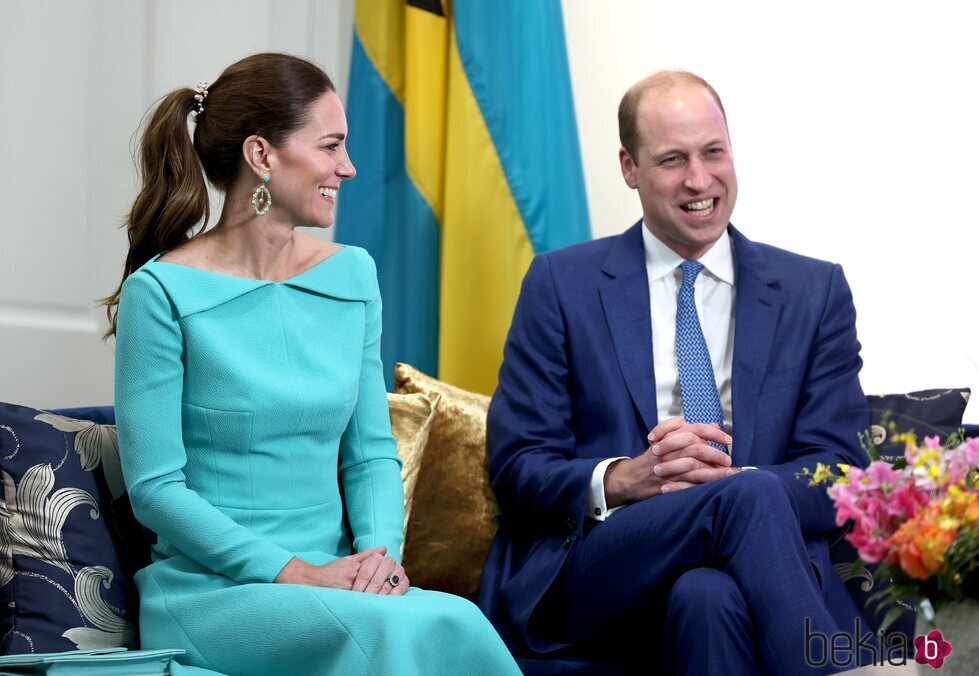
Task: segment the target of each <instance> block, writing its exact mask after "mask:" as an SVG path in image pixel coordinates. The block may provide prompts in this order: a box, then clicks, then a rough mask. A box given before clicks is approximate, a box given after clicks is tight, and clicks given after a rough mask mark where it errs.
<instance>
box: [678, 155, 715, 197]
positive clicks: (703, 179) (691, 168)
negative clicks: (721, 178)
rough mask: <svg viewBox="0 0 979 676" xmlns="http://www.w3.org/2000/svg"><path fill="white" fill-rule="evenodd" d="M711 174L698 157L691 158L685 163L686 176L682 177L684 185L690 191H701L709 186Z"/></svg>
mask: <svg viewBox="0 0 979 676" xmlns="http://www.w3.org/2000/svg"><path fill="white" fill-rule="evenodd" d="M710 183H711V176H710V172H709V171H707V167H706V166H704V163H703V162H702V161H701V160H700V159H699V158H696V157H695V158H692V159H691V160H690V161H689V162H688V163H687V176H686V178H685V179H684V182H683V184H684V186H685V187H686V188H687V189H688V190H690V191H691V192H703V191H704V190H707V188H709V187H710Z"/></svg>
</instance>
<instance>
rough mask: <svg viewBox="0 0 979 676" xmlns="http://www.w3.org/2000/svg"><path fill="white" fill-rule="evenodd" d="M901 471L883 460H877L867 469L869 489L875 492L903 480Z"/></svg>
mask: <svg viewBox="0 0 979 676" xmlns="http://www.w3.org/2000/svg"><path fill="white" fill-rule="evenodd" d="M902 476H903V474H901V473H900V472H899V471H897V470H896V469H894V468H893V467H891V466H890V465H889V464H887V463H886V462H884V461H883V460H875V461H874V462H872V463H870V467H868V468H867V488H868V489H870V490H874V489H877V488H881V487H885V486H886V487H890V486H891V485H893V484H894V483H896V482H897V481H900V480H901V477H902Z"/></svg>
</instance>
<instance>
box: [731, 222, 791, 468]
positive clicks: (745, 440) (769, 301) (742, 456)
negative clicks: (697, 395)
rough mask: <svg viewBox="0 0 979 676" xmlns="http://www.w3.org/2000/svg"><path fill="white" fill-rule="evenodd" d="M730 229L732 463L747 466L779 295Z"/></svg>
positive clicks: (763, 266)
mask: <svg viewBox="0 0 979 676" xmlns="http://www.w3.org/2000/svg"><path fill="white" fill-rule="evenodd" d="M729 230H730V233H731V237H732V238H733V240H734V256H735V264H736V265H737V278H736V280H735V285H736V289H737V297H736V300H735V315H734V321H735V328H734V363H733V366H732V373H731V380H732V383H731V387H732V392H731V399H732V402H731V404H732V408H733V413H732V415H733V417H734V435H733V436H734V460H735V464H736V465H746V464H751V456H752V449H753V448H754V435H755V421H756V417H757V413H758V411H757V408H758V395H759V392H760V391H761V385H762V383H763V382H764V380H765V374H766V372H767V370H768V364H769V357H770V355H771V350H772V342H773V340H774V338H775V330H776V328H777V326H778V322H779V317H780V316H781V312H782V293H781V292H780V291H779V289H778V280H777V278H776V277H775V275H774V273H773V272H772V271H771V270H770V268H769V266H768V264H767V261H766V260H765V257H764V255H763V253H762V252H761V250H760V249H759V247H758V246H757V245H755V244H753V243H752V242H750V241H749V240H748V239H747V238H745V237H744V235H742V234H741V233H740V232H738V231H737V230H736V229H735V228H734V227H733V226H731V227H730V228H729Z"/></svg>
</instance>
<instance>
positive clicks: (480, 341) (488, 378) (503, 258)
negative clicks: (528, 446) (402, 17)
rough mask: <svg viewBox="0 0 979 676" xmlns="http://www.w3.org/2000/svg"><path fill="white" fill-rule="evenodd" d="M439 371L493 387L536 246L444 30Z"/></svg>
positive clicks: (473, 385) (458, 381)
mask: <svg viewBox="0 0 979 676" xmlns="http://www.w3.org/2000/svg"><path fill="white" fill-rule="evenodd" d="M450 42H451V48H450V50H449V59H448V60H449V64H448V101H447V115H446V117H447V120H448V129H447V139H446V160H445V173H444V175H445V207H444V209H445V210H444V216H443V218H442V255H441V259H442V262H441V282H440V287H441V289H440V292H441V299H440V320H439V377H440V378H442V379H444V380H446V381H448V382H451V383H453V384H455V385H458V386H460V387H463V388H466V389H469V390H474V391H477V392H483V393H485V394H491V393H492V391H493V389H494V388H495V387H496V376H497V369H498V368H499V364H500V362H501V361H502V357H503V343H504V340H505V339H506V332H507V330H508V328H509V325H510V319H511V317H512V315H513V308H514V306H515V305H516V301H517V295H518V293H519V291H520V283H521V280H522V279H523V276H524V274H525V273H526V271H527V268H528V267H529V266H530V261H531V259H532V258H533V255H534V252H533V248H532V247H531V244H530V240H529V238H528V236H527V231H526V228H525V227H524V223H523V220H522V219H521V217H520V213H519V211H518V209H517V205H516V202H515V201H514V198H513V194H512V192H511V190H510V186H509V183H508V182H507V180H506V177H505V176H504V174H503V170H502V168H501V165H500V159H499V156H498V155H497V152H496V149H495V147H494V145H493V142H492V140H491V138H490V134H489V131H488V129H487V127H486V122H485V120H484V119H483V116H482V113H481V112H480V110H479V107H478V105H477V103H476V99H475V97H474V96H473V93H472V89H471V87H470V84H469V81H468V79H467V78H466V75H465V72H464V71H463V68H462V63H461V61H460V58H459V53H458V47H457V45H456V44H455V37H454V32H453V34H452V35H450Z"/></svg>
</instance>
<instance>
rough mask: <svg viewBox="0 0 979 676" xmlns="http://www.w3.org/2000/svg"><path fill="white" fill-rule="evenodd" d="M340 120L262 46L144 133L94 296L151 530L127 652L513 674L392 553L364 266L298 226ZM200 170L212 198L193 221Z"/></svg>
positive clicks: (340, 158)
mask: <svg viewBox="0 0 979 676" xmlns="http://www.w3.org/2000/svg"><path fill="white" fill-rule="evenodd" d="M188 115H192V116H193V118H194V130H193V139H191V136H190V134H189V133H188ZM346 135H347V128H346V120H345V118H344V112H343V106H342V105H341V103H340V99H339V97H338V96H337V94H336V92H335V91H334V87H333V84H332V82H331V81H330V79H329V78H328V77H327V76H326V74H325V73H323V72H322V71H321V70H320V69H319V68H317V67H316V66H314V65H312V64H310V63H308V62H306V61H303V60H302V59H298V58H295V57H292V56H287V55H283V54H258V55H255V56H251V57H248V58H246V59H243V60H242V61H239V62H238V63H236V64H234V65H232V66H230V67H229V68H228V69H227V70H225V72H224V73H223V74H222V75H221V77H220V78H219V79H218V80H217V81H216V82H215V83H214V84H213V85H211V86H210V87H207V86H206V85H205V84H203V83H200V84H199V85H198V88H197V90H196V91H195V90H193V89H178V90H176V91H174V92H172V93H171V94H169V95H168V96H166V97H165V98H164V99H163V100H162V101H161V103H160V104H159V106H158V107H157V109H156V111H155V113H154V114H153V116H152V118H151V120H150V122H149V124H148V126H147V129H146V131H145V134H144V136H143V139H142V146H141V167H142V174H143V176H142V179H143V186H142V190H141V192H140V194H139V196H138V197H137V199H136V202H135V204H134V205H133V208H132V212H131V213H130V215H129V219H128V229H129V242H130V248H129V256H128V258H127V260H126V267H125V274H124V277H123V283H122V284H121V286H120V289H119V290H118V291H117V292H116V294H115V295H114V296H113V297H112V298H110V299H109V301H108V303H109V312H110V318H111V319H112V320H113V330H115V333H116V412H117V418H118V427H119V443H120V452H121V456H122V461H123V471H124V474H125V478H126V483H127V486H128V488H129V497H130V500H131V501H132V505H133V510H134V511H135V513H136V516H137V517H138V518H139V519H140V521H142V522H143V523H144V524H145V525H146V526H148V527H149V528H150V529H152V530H153V531H155V532H156V533H157V534H158V537H159V539H158V542H157V544H156V545H155V548H154V556H153V560H154V563H152V564H151V565H150V566H148V567H147V568H145V569H143V570H141V571H140V572H139V573H138V574H137V575H136V583H137V585H138V587H139V591H140V597H141V607H140V632H141V641H142V647H144V648H183V649H185V650H186V651H187V654H186V656H185V657H184V658H182V660H181V661H183V662H184V664H186V665H191V666H193V667H194V668H200V669H204V670H212V671H216V672H220V673H228V674H245V673H255V674H271V673H289V674H299V673H317V674H319V673H343V674H347V673H368V672H370V673H389V674H394V673H397V674H412V673H418V674H423V673H424V674H432V673H462V672H467V673H476V672H479V671H483V672H485V673H492V674H498V673H509V672H513V673H518V672H517V669H516V665H515V664H514V662H513V660H512V658H511V657H510V655H509V653H508V652H507V651H506V648H505V647H504V645H503V643H502V641H501V640H500V638H499V637H498V636H497V635H496V633H495V632H494V630H493V628H492V627H491V625H490V624H489V623H488V622H487V621H486V620H485V618H483V616H482V615H481V614H480V613H479V610H478V609H477V608H476V607H475V606H473V605H472V604H470V603H468V602H467V601H464V600H462V599H459V598H457V597H453V596H449V595H447V594H440V593H437V592H426V591H422V590H418V589H411V590H409V589H408V578H407V575H406V574H405V571H404V570H403V569H402V568H401V566H400V565H399V563H398V561H397V559H396V556H397V553H398V551H399V546H400V543H401V533H402V525H403V518H404V513H403V508H402V505H403V495H402V487H401V477H400V471H399V468H400V464H399V462H398V459H397V455H396V453H395V444H394V440H393V438H392V437H391V433H390V423H389V419H388V412H387V402H386V398H385V393H384V383H383V377H382V370H381V361H380V356H379V340H380V335H381V301H380V298H379V295H378V287H377V280H376V275H375V269H374V264H373V261H372V260H371V258H370V257H369V256H368V255H367V253H366V252H364V251H363V250H361V249H357V248H355V247H341V246H338V245H335V244H328V243H324V242H322V241H319V240H317V239H314V238H312V237H309V236H308V235H305V234H302V233H300V232H297V231H296V230H295V228H296V227H297V226H309V227H320V228H323V227H328V226H330V225H331V224H332V223H333V218H334V216H333V209H334V205H335V202H336V198H337V191H338V189H339V187H340V184H341V182H342V181H344V180H346V179H348V178H352V177H353V176H354V173H355V170H354V167H353V165H352V164H351V162H350V158H349V157H348V156H347V153H346V148H345V138H346ZM202 168H203V173H202V171H201V169H202ZM204 176H206V177H207V180H208V181H210V183H211V184H212V185H214V186H215V187H217V188H218V189H220V190H221V191H222V192H223V193H224V205H223V208H222V211H221V216H220V218H219V219H218V221H217V223H216V224H215V226H214V227H213V228H211V229H209V230H206V231H203V232H198V234H196V235H194V236H189V233H190V232H191V230H192V228H194V227H195V226H197V225H198V224H199V223H202V222H203V223H206V222H207V218H208V195H207V190H206V186H205V181H204ZM273 195H274V204H273ZM116 306H117V313H116V314H115V316H113V308H115V307H116Z"/></svg>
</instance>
